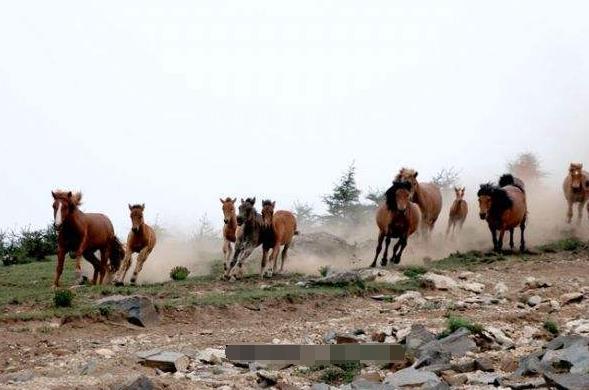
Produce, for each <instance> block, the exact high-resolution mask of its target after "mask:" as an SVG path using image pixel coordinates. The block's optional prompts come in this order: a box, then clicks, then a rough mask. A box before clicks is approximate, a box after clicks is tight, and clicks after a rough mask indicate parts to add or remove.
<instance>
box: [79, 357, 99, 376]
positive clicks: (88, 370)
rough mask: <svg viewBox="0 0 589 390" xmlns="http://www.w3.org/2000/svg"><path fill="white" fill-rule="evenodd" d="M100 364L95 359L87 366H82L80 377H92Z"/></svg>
mask: <svg viewBox="0 0 589 390" xmlns="http://www.w3.org/2000/svg"><path fill="white" fill-rule="evenodd" d="M97 365H98V363H97V362H96V360H95V359H91V360H89V361H88V362H87V363H86V364H84V365H83V366H82V368H81V369H80V375H92V374H94V372H95V371H96V366H97Z"/></svg>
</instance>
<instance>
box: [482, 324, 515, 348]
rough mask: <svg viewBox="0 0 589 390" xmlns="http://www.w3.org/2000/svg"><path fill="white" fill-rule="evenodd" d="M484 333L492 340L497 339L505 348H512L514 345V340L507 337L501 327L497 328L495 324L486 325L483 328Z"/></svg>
mask: <svg viewBox="0 0 589 390" xmlns="http://www.w3.org/2000/svg"><path fill="white" fill-rule="evenodd" d="M483 335H484V336H485V337H487V338H489V339H491V340H494V341H496V342H497V343H498V344H500V345H501V346H503V347H504V348H511V347H512V346H513V345H514V342H513V340H512V339H510V338H509V337H507V336H506V335H505V333H504V332H503V331H502V330H501V329H499V328H495V327H493V326H487V327H485V329H484V330H483Z"/></svg>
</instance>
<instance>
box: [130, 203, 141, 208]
mask: <svg viewBox="0 0 589 390" xmlns="http://www.w3.org/2000/svg"><path fill="white" fill-rule="evenodd" d="M131 209H143V205H141V204H134V205H131Z"/></svg>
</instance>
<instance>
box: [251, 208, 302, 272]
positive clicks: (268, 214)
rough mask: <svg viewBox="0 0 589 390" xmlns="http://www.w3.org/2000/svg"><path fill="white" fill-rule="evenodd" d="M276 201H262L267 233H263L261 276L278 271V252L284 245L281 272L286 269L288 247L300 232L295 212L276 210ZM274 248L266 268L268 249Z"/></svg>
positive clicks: (264, 224)
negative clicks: (267, 268)
mask: <svg viewBox="0 0 589 390" xmlns="http://www.w3.org/2000/svg"><path fill="white" fill-rule="evenodd" d="M275 206H276V202H272V201H270V200H264V201H263V202H262V221H263V226H264V230H265V232H266V233H265V234H263V235H262V238H263V243H262V250H263V254H262V267H261V271H260V277H262V278H263V277H264V276H265V275H266V273H268V276H270V277H271V276H272V273H273V272H274V273H276V271H277V262H278V253H279V252H280V247H281V246H282V247H283V249H282V261H281V262H280V273H282V271H283V269H284V263H285V262H286V258H287V256H288V248H289V247H290V246H291V244H292V239H293V237H294V236H295V235H297V234H298V233H299V232H298V231H297V220H296V218H295V216H294V214H293V213H291V212H290V211H286V210H277V211H276V212H275V211H274V207H275ZM269 249H272V253H271V254H270V261H269V262H268V265H269V266H270V267H269V268H270V269H269V270H266V259H267V255H268V250H269Z"/></svg>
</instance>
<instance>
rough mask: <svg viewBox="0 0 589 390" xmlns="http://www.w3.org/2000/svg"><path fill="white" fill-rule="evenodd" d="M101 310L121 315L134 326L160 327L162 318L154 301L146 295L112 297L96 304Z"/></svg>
mask: <svg viewBox="0 0 589 390" xmlns="http://www.w3.org/2000/svg"><path fill="white" fill-rule="evenodd" d="M96 305H97V306H98V307H99V308H105V309H107V310H109V312H114V313H115V314H121V315H122V316H123V317H124V318H125V319H126V320H127V321H129V322H130V323H131V324H133V325H137V326H142V327H150V326H157V325H159V321H160V317H159V314H158V312H157V309H156V307H155V305H154V304H153V301H152V300H151V299H150V298H149V297H146V296H144V295H112V296H110V297H106V298H102V299H100V300H98V301H97V302H96Z"/></svg>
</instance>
